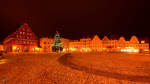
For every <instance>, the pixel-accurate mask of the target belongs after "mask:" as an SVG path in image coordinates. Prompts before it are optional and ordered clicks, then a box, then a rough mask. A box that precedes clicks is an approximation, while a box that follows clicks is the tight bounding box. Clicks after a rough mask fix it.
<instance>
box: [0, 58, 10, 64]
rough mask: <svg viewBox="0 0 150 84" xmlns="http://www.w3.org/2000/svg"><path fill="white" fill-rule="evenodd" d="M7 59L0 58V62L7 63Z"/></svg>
mask: <svg viewBox="0 0 150 84" xmlns="http://www.w3.org/2000/svg"><path fill="white" fill-rule="evenodd" d="M7 61H8V60H7V59H2V60H0V64H5V63H7Z"/></svg>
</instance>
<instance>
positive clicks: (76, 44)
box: [0, 23, 149, 52]
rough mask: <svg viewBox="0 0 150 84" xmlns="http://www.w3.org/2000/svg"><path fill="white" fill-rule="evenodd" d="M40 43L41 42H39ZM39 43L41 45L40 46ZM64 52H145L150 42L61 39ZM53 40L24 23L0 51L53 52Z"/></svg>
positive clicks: (96, 38) (1, 46)
mask: <svg viewBox="0 0 150 84" xmlns="http://www.w3.org/2000/svg"><path fill="white" fill-rule="evenodd" d="M38 41H39V42H38ZM38 43H39V45H38ZM61 43H62V46H63V52H73V51H77V52H90V51H100V52H103V51H106V52H144V51H149V42H146V41H145V40H139V39H138V38H137V37H136V36H132V37H131V39H130V40H126V39H125V38H124V37H120V38H119V39H117V40H116V39H115V40H112V39H109V38H108V37H107V36H104V38H103V39H100V38H99V36H98V35H95V36H93V37H92V38H82V39H79V40H70V39H65V38H61ZM52 44H53V38H45V37H43V38H40V40H38V37H37V36H36V35H35V33H34V32H32V30H31V28H30V27H29V26H28V24H27V23H24V24H23V25H22V26H21V27H20V28H18V29H17V30H16V31H15V32H13V33H12V34H10V35H9V36H8V37H6V38H5V39H4V41H3V45H0V49H1V50H3V51H7V52H52Z"/></svg>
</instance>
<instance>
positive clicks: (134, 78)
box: [58, 54, 150, 83]
mask: <svg viewBox="0 0 150 84" xmlns="http://www.w3.org/2000/svg"><path fill="white" fill-rule="evenodd" d="M70 59H72V56H71V54H66V55H64V56H62V57H60V58H59V60H58V61H59V63H61V64H63V65H64V66H67V67H70V68H72V69H76V70H79V71H84V72H86V73H91V74H94V75H98V76H105V77H111V78H115V79H119V80H127V81H134V82H148V83H150V76H138V75H136V76H135V75H126V74H120V73H117V72H116V73H112V72H107V71H103V70H96V69H90V68H88V67H86V66H80V65H75V64H74V63H72V62H71V61H70Z"/></svg>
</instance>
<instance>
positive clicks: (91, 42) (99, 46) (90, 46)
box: [69, 35, 149, 52]
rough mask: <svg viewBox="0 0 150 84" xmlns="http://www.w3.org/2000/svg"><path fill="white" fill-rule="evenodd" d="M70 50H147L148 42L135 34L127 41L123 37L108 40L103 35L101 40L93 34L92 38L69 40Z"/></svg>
mask: <svg viewBox="0 0 150 84" xmlns="http://www.w3.org/2000/svg"><path fill="white" fill-rule="evenodd" d="M69 49H70V51H82V52H83V51H85V52H87V51H101V52H143V51H149V43H146V42H145V40H141V41H139V39H138V38H137V37H136V36H132V37H131V39H130V40H129V41H126V40H125V38H124V37H120V38H119V40H110V39H109V38H108V37H107V36H104V38H103V39H102V40H100V38H99V37H98V36H97V35H95V36H94V37H93V39H91V38H87V39H80V40H79V41H78V40H76V41H71V42H70V45H69Z"/></svg>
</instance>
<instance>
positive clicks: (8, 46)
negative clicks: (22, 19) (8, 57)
mask: <svg viewBox="0 0 150 84" xmlns="http://www.w3.org/2000/svg"><path fill="white" fill-rule="evenodd" d="M3 44H4V51H7V52H35V51H37V50H38V49H37V47H38V37H37V36H36V35H35V33H33V32H32V30H31V28H30V27H29V25H28V24H27V23H24V24H23V25H21V27H20V28H18V29H17V30H16V31H15V32H13V33H12V34H10V35H9V36H8V37H7V38H6V39H4V41H3Z"/></svg>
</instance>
